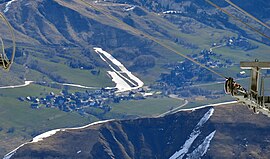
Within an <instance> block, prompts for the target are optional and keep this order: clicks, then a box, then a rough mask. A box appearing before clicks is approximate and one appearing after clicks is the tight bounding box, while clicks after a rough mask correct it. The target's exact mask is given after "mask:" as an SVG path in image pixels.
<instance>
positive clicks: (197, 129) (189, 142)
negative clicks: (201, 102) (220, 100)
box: [170, 108, 214, 159]
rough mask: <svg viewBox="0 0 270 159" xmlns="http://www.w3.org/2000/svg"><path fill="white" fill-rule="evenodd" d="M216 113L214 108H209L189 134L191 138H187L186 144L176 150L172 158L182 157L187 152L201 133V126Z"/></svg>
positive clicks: (178, 158)
mask: <svg viewBox="0 0 270 159" xmlns="http://www.w3.org/2000/svg"><path fill="white" fill-rule="evenodd" d="M213 113H214V108H211V109H209V110H208V111H207V112H206V113H205V114H204V116H203V117H202V118H201V120H200V121H199V122H198V124H197V125H196V126H195V128H194V129H193V131H192V133H191V134H190V135H189V138H188V139H187V140H186V142H185V143H184V145H183V146H182V147H181V149H180V150H179V151H177V152H175V153H174V154H173V155H172V156H171V157H170V159H182V158H183V157H184V156H185V155H186V154H187V153H188V150H189V148H190V147H191V145H192V144H193V142H194V141H195V140H196V138H197V137H198V136H199V135H200V134H201V131H200V128H201V127H202V126H203V124H205V123H206V122H207V121H208V120H209V119H210V117H211V116H212V115H213Z"/></svg>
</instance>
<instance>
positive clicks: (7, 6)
mask: <svg viewBox="0 0 270 159" xmlns="http://www.w3.org/2000/svg"><path fill="white" fill-rule="evenodd" d="M15 1H17V0H12V1H9V2H7V4H6V8H5V10H4V13H6V12H7V11H8V10H9V8H10V5H11V3H13V2H15Z"/></svg>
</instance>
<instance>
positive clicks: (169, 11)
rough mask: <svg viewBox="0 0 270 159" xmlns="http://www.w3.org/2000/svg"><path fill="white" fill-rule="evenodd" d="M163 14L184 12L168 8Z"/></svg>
mask: <svg viewBox="0 0 270 159" xmlns="http://www.w3.org/2000/svg"><path fill="white" fill-rule="evenodd" d="M162 13H163V14H181V13H183V12H182V11H175V10H167V11H164V12H162Z"/></svg>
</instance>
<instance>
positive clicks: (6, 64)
mask: <svg viewBox="0 0 270 159" xmlns="http://www.w3.org/2000/svg"><path fill="white" fill-rule="evenodd" d="M0 18H1V19H2V20H3V21H4V22H5V23H6V25H7V26H8V28H9V32H10V34H11V37H12V45H13V46H12V53H11V56H10V58H8V56H7V55H6V53H5V45H4V42H3V39H2V38H1V37H0V42H1V47H2V49H1V50H0V67H2V68H3V69H4V70H9V69H10V67H11V65H12V63H13V61H14V57H15V51H16V42H15V35H14V31H13V28H12V26H11V25H10V23H9V22H8V20H7V19H6V17H5V16H4V15H3V14H2V13H1V12H0Z"/></svg>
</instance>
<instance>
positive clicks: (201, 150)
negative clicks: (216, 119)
mask: <svg viewBox="0 0 270 159" xmlns="http://www.w3.org/2000/svg"><path fill="white" fill-rule="evenodd" d="M215 133H216V131H213V132H212V133H210V134H209V135H208V136H207V137H206V138H205V139H204V141H203V143H202V144H201V145H199V146H198V147H197V148H196V149H195V150H194V151H192V152H191V153H190V154H187V156H188V157H187V159H197V158H200V157H202V156H203V155H205V154H206V152H207V150H208V148H209V146H210V142H211V140H212V139H213V137H214V136H215Z"/></svg>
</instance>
